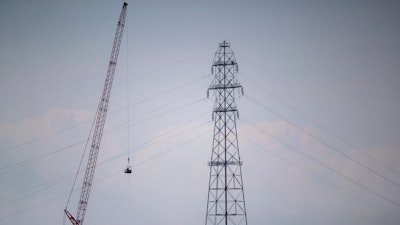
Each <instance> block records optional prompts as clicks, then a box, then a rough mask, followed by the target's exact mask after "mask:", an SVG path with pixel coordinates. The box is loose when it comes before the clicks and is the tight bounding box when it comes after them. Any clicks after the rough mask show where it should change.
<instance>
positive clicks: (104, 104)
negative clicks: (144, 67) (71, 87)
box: [64, 2, 128, 225]
mask: <svg viewBox="0 0 400 225" xmlns="http://www.w3.org/2000/svg"><path fill="white" fill-rule="evenodd" d="M127 6H128V3H126V2H124V4H123V6H122V11H121V15H120V16H119V20H118V25H117V29H116V31H115V37H114V43H113V47H112V52H111V57H110V62H109V64H108V70H107V76H106V80H105V82H104V87H103V93H102V95H101V98H100V102H99V105H98V108H97V112H96V122H95V127H94V132H93V137H92V144H91V146H90V153H89V158H88V162H87V165H86V171H85V177H84V180H83V184H82V189H81V196H80V199H79V206H78V213H77V217H76V219H75V218H74V217H73V216H72V215H71V213H69V212H68V211H67V209H65V210H64V212H65V214H66V215H67V217H68V218H69V220H70V221H71V222H72V224H73V225H82V223H83V219H84V217H85V213H86V209H87V204H88V200H89V194H90V189H91V187H92V182H93V176H94V171H95V169H96V162H97V156H98V154H99V148H100V143H101V137H102V135H103V130H104V124H105V121H106V116H107V108H108V102H109V99H110V94H111V87H112V83H113V79H114V73H115V68H116V65H117V59H118V53H119V48H120V46H121V40H122V34H123V32H124V26H125V15H126V8H127Z"/></svg>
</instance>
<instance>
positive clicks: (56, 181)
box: [0, 112, 209, 208]
mask: <svg viewBox="0 0 400 225" xmlns="http://www.w3.org/2000/svg"><path fill="white" fill-rule="evenodd" d="M205 114H208V112H206V113H202V114H201V115H200V116H198V117H196V118H195V119H192V120H191V121H188V122H187V123H190V122H192V121H195V120H197V119H198V118H201V117H203V116H204V115H205ZM207 123H209V122H206V123H202V124H200V125H198V126H196V127H192V128H190V129H186V130H184V131H182V132H179V133H177V134H174V135H172V136H169V137H168V138H164V139H161V140H158V141H155V142H154V140H157V139H158V138H160V137H162V136H165V135H166V134H168V133H171V132H173V131H175V130H177V129H178V128H180V127H179V126H177V127H175V128H172V129H170V130H167V131H165V132H163V133H161V134H160V135H158V136H156V137H154V138H152V139H149V140H147V141H145V142H143V143H142V144H139V145H136V146H134V147H133V148H132V150H133V149H138V148H139V149H138V150H135V151H134V152H139V151H141V150H143V149H144V147H145V146H151V145H153V144H157V143H160V142H163V141H166V140H170V139H171V138H172V137H176V136H179V135H182V134H184V133H187V132H189V131H191V130H194V129H195V128H196V129H197V128H199V127H201V126H204V125H205V124H207ZM123 155H125V154H119V155H116V156H114V157H112V158H109V159H107V160H105V161H102V162H100V163H98V166H101V165H103V164H105V163H107V162H109V161H112V160H115V159H117V158H120V157H122V156H123ZM81 172H83V171H82V170H78V171H77V173H81ZM72 175H73V173H71V174H68V175H65V176H62V177H59V178H56V179H54V180H52V181H49V182H46V183H44V184H40V185H38V186H35V187H31V188H27V189H24V190H22V191H18V192H15V193H12V194H9V195H6V196H2V197H1V198H2V199H4V198H8V197H10V196H14V195H17V194H21V193H23V192H28V191H30V190H31V189H36V188H40V187H42V186H47V185H49V186H54V185H55V184H57V183H59V182H63V181H65V180H68V179H70V177H72ZM75 177H76V176H75ZM59 180H60V181H59ZM58 181H59V182H58ZM52 183H54V184H52ZM40 190H42V189H40ZM40 190H39V191H40ZM39 191H36V192H34V193H37V192H39ZM31 194H32V193H31ZM1 207H2V206H0V208H1Z"/></svg>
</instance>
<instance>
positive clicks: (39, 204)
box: [0, 132, 208, 221]
mask: <svg viewBox="0 0 400 225" xmlns="http://www.w3.org/2000/svg"><path fill="white" fill-rule="evenodd" d="M206 134H208V132H204V133H203V134H201V135H199V136H196V137H194V138H191V139H189V140H188V141H185V142H183V143H181V144H179V145H177V146H174V147H171V148H169V149H168V150H166V151H164V152H161V153H159V154H157V155H155V156H153V157H150V158H148V159H145V160H143V161H141V162H138V163H137V164H135V165H133V167H136V166H139V165H141V164H143V163H146V162H148V161H151V160H153V159H156V158H158V157H160V156H162V155H165V154H168V153H170V152H172V151H175V150H177V149H179V148H180V147H182V146H184V145H186V144H188V143H190V142H192V141H194V140H197V139H199V138H200V137H203V136H205V135H206ZM99 165H100V164H99ZM121 172H123V171H122V170H118V171H117V172H115V173H113V174H111V175H108V176H106V177H103V178H101V179H98V180H96V181H94V182H93V184H95V183H99V182H101V181H104V180H107V179H109V178H111V177H114V176H116V175H118V174H120V173H121ZM79 190H80V189H76V190H75V191H79ZM75 191H74V192H75ZM66 195H68V193H64V194H61V195H58V196H55V197H53V198H51V199H48V200H45V201H43V202H39V203H38V204H35V205H33V206H31V207H28V208H25V209H22V210H19V211H16V212H13V213H11V214H9V215H7V216H4V217H1V218H0V221H2V220H5V219H7V218H10V217H12V216H15V215H18V214H21V213H23V212H26V211H28V210H31V209H33V208H37V207H39V206H42V205H44V204H46V203H48V202H51V201H54V200H56V199H59V198H62V197H64V196H66Z"/></svg>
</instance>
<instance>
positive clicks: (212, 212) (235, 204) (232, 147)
mask: <svg viewBox="0 0 400 225" xmlns="http://www.w3.org/2000/svg"><path fill="white" fill-rule="evenodd" d="M211 71H212V74H213V75H214V78H213V81H212V82H211V84H210V86H209V88H208V91H207V96H208V95H209V92H210V91H213V93H214V96H215V104H214V110H213V114H212V115H213V120H214V136H213V145H212V154H211V161H210V162H209V163H208V165H209V166H210V180H209V188H208V200H207V215H206V225H207V224H210V225H222V224H225V225H228V224H232V225H247V216H246V205H245V200H244V192H243V179H242V170H241V166H242V161H241V160H240V155H239V145H238V139H237V129H236V119H237V118H238V117H239V112H238V109H237V106H236V102H235V95H236V94H243V87H242V85H241V84H240V83H239V82H238V80H237V79H236V77H235V74H236V73H237V72H238V65H237V63H236V59H235V54H234V53H233V51H232V49H231V48H230V43H228V42H226V41H223V42H222V43H220V44H219V48H218V50H217V51H216V53H215V56H214V60H213V64H212V67H211Z"/></svg>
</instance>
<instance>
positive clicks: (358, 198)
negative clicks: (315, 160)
mask: <svg viewBox="0 0 400 225" xmlns="http://www.w3.org/2000/svg"><path fill="white" fill-rule="evenodd" d="M241 138H243V139H244V140H246V141H248V142H249V143H252V144H254V145H256V146H258V147H259V148H260V149H262V150H264V151H265V152H268V153H270V154H272V155H273V156H275V157H276V158H279V159H280V160H282V161H284V162H286V163H288V164H290V165H291V166H293V167H296V168H297V169H300V170H302V171H304V172H306V173H307V174H308V175H310V176H312V177H314V178H315V179H317V180H319V181H321V182H323V183H325V184H328V185H330V186H332V187H333V188H335V189H337V190H339V191H341V192H343V193H346V194H348V195H350V196H351V197H353V198H355V199H357V200H359V201H360V202H363V203H364V204H367V205H368V206H370V207H372V208H374V209H376V210H379V211H381V212H383V213H385V214H387V215H389V216H391V217H393V218H395V219H400V218H399V217H397V216H396V215H393V214H391V213H389V212H387V211H385V210H384V209H382V208H380V207H378V206H375V205H373V204H372V203H370V202H368V201H366V200H365V199H363V198H361V197H359V196H357V195H355V194H353V193H351V192H350V191H347V190H345V189H343V188H341V187H339V186H338V185H336V184H334V183H331V182H329V181H328V180H326V179H324V178H322V177H320V176H318V175H316V174H314V173H313V172H311V171H309V170H307V169H305V168H304V167H302V166H299V165H297V164H295V163H294V162H292V161H290V160H288V159H286V158H284V157H283V156H281V155H279V154H277V153H275V152H273V151H270V150H268V149H267V148H265V147H264V146H262V145H260V144H258V143H256V142H254V141H252V140H250V138H247V137H245V136H243V135H242V136H241Z"/></svg>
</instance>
